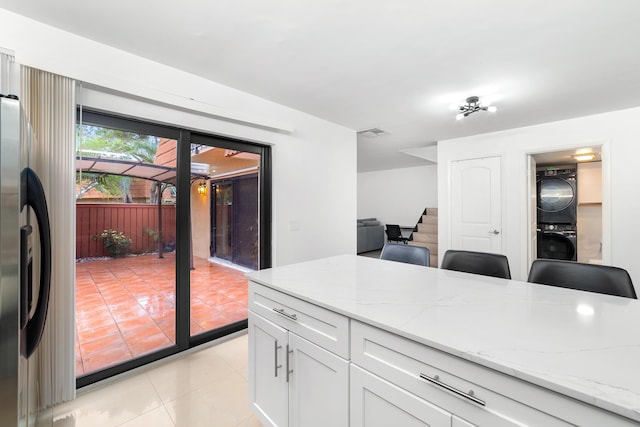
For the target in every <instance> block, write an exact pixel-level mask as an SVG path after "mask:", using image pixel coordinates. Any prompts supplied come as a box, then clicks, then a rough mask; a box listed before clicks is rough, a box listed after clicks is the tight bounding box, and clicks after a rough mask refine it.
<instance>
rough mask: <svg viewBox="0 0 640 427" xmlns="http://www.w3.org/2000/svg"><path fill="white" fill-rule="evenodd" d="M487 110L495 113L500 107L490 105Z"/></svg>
mask: <svg viewBox="0 0 640 427" xmlns="http://www.w3.org/2000/svg"><path fill="white" fill-rule="evenodd" d="M487 111H488V112H490V113H495V112H496V111H498V107H496V106H495V105H490V106H489V107H488V108H487Z"/></svg>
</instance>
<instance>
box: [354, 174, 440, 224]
mask: <svg viewBox="0 0 640 427" xmlns="http://www.w3.org/2000/svg"><path fill="white" fill-rule="evenodd" d="M437 178H438V167H437V165H428V166H418V167H412V168H403V169H389V170H383V171H375V172H362V173H359V174H358V218H374V217H375V218H378V220H379V221H380V222H382V223H383V224H400V225H403V226H414V225H416V223H417V222H418V219H420V215H421V214H422V211H424V209H425V208H436V207H438V183H437Z"/></svg>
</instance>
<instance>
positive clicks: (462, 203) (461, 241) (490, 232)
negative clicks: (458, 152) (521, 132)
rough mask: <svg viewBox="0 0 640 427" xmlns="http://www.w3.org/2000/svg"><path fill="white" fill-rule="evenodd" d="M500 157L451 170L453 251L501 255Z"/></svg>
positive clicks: (461, 163) (461, 164)
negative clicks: (460, 250)
mask: <svg viewBox="0 0 640 427" xmlns="http://www.w3.org/2000/svg"><path fill="white" fill-rule="evenodd" d="M500 161H501V159H500V157H486V158H482V159H472V160H460V161H457V162H453V163H452V167H451V193H452V194H451V200H452V205H451V249H462V250H469V251H480V252H493V253H502V198H501V193H502V192H501V187H502V182H501V181H502V176H501V171H500Z"/></svg>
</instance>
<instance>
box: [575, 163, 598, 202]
mask: <svg viewBox="0 0 640 427" xmlns="http://www.w3.org/2000/svg"><path fill="white" fill-rule="evenodd" d="M577 182H578V204H579V205H583V204H601V203H602V162H589V163H578V180H577Z"/></svg>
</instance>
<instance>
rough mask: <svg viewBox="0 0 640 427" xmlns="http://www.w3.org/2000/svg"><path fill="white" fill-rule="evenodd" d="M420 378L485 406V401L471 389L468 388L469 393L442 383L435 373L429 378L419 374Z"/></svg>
mask: <svg viewBox="0 0 640 427" xmlns="http://www.w3.org/2000/svg"><path fill="white" fill-rule="evenodd" d="M420 378H422V379H423V380H427V381H429V382H430V383H432V384H435V385H437V386H438V387H442V388H444V389H445V390H448V391H450V392H451V393H455V394H457V395H458V396H462V397H464V398H465V399H469V400H470V401H472V402H473V403H477V404H478V405H480V406H485V405H486V402H485V401H484V400H481V399H478V398H477V397H475V396H474V395H473V394H474V393H473V390H469V393H465V392H464V391H460V390H458V389H457V388H454V387H451V386H450V385H448V384H445V383H443V382H442V381H440V377H439V376H438V375H435V376H434V377H433V378H431V377H430V376H427V375H425V374H420Z"/></svg>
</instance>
